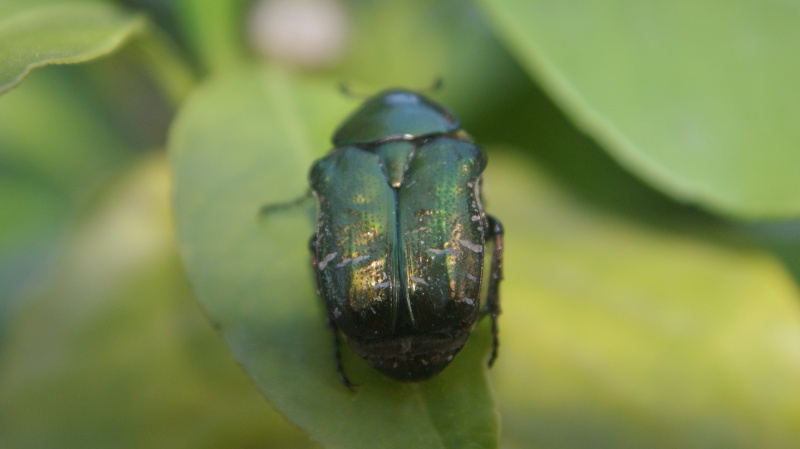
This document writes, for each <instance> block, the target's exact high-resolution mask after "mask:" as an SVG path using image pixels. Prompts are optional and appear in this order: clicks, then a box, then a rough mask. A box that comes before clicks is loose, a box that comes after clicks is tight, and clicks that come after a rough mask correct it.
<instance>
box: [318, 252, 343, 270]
mask: <svg viewBox="0 0 800 449" xmlns="http://www.w3.org/2000/svg"><path fill="white" fill-rule="evenodd" d="M338 255H339V253H330V254H328V255H327V256H325V257H324V258H323V259H322V260H321V261H320V262H319V265H317V268H319V270H320V271H322V270H324V269H325V267H327V266H328V263H330V261H332V260H333V258H334V257H336V256H338Z"/></svg>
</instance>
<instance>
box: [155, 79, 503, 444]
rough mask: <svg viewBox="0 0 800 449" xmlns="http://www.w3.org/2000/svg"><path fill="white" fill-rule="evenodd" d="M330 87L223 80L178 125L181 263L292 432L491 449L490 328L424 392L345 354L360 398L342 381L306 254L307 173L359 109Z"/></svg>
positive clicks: (175, 161) (174, 137)
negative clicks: (268, 209) (263, 213)
mask: <svg viewBox="0 0 800 449" xmlns="http://www.w3.org/2000/svg"><path fill="white" fill-rule="evenodd" d="M335 86H336V84H335V83H334V82H316V83H315V82H311V81H302V80H298V79H296V78H291V77H289V76H288V75H286V74H284V73H282V72H278V71H275V70H262V71H260V72H255V71H248V72H246V73H241V74H237V75H236V76H233V75H231V76H229V77H226V78H224V79H217V80H216V81H214V82H213V83H211V84H209V85H206V86H205V87H204V88H202V89H201V91H200V92H198V93H197V94H196V95H195V96H194V97H193V98H192V99H191V100H190V101H189V102H188V103H187V104H186V107H185V108H184V110H183V111H182V112H181V114H180V115H179V118H178V120H177V122H176V124H175V126H174V128H173V132H172V134H171V138H170V155H171V161H172V165H173V170H174V176H175V209H176V218H177V224H178V231H179V240H180V246H181V252H182V254H183V258H184V262H185V263H186V266H187V270H188V272H189V276H190V279H191V281H192V284H193V285H194V287H195V289H196V291H197V294H198V297H199V299H200V302H201V303H202V304H203V306H204V307H205V308H206V310H207V311H208V313H209V315H210V317H211V319H212V320H213V321H214V322H215V323H216V325H217V326H219V328H220V329H221V331H222V333H223V335H224V336H225V339H226V340H227V342H228V343H229V345H230V346H231V348H232V349H233V352H234V354H235V356H236V358H237V360H238V361H239V362H240V363H241V364H242V365H244V367H245V369H246V370H247V372H248V373H249V374H250V376H251V377H252V378H253V379H254V380H255V382H256V384H257V385H258V387H259V388H260V389H261V390H262V391H263V392H264V393H265V395H266V396H267V398H269V400H270V402H272V403H273V405H275V406H276V407H277V408H278V409H279V410H280V411H281V412H282V413H283V414H284V416H286V417H287V419H289V420H290V421H292V422H294V423H295V424H297V425H298V426H300V427H301V428H302V429H304V430H305V431H306V432H308V433H309V435H311V437H312V438H314V439H315V440H317V441H319V442H321V443H322V444H323V445H325V446H326V447H334V448H348V449H353V448H374V447H381V448H393V447H397V448H408V447H425V448H464V447H476V448H477V447H481V448H484V447H485V448H491V447H496V445H497V441H496V440H497V416H496V413H495V411H494V407H493V400H492V396H491V394H490V392H489V388H488V385H487V380H486V373H485V370H486V368H485V363H486V357H487V356H488V347H489V343H490V341H489V340H490V338H489V335H488V334H489V332H488V328H487V327H486V326H485V325H486V324H488V323H483V324H484V326H482V327H481V328H479V330H478V331H476V335H474V336H473V338H472V339H471V340H470V342H469V343H468V344H467V346H466V348H465V349H464V350H463V351H462V353H461V354H459V356H458V357H457V358H456V359H455V361H454V362H453V364H452V365H451V366H450V367H448V368H447V369H446V370H445V372H443V373H442V374H441V375H440V376H438V377H436V378H435V379H433V380H431V381H427V382H423V383H419V384H402V383H398V382H394V381H391V380H389V379H386V378H384V377H383V376H381V375H380V374H378V373H377V372H376V371H374V370H373V369H372V368H370V367H369V366H368V365H367V364H366V362H364V361H362V360H360V359H358V358H357V357H356V356H354V355H353V354H352V353H351V352H350V351H349V350H346V351H345V355H344V364H345V367H346V369H347V372H348V375H349V376H350V378H351V379H352V380H353V381H354V382H356V383H358V384H360V385H359V386H358V387H356V388H355V391H354V392H353V391H349V390H348V389H347V388H345V387H344V386H343V385H342V384H341V383H340V381H339V379H338V377H337V375H336V370H335V365H334V359H333V342H332V337H331V335H330V333H329V331H328V329H327V328H326V326H325V322H324V314H323V309H322V303H321V300H320V299H319V298H318V297H317V296H316V295H315V285H314V284H315V282H314V278H313V273H312V271H311V266H310V258H309V254H308V239H309V237H310V236H311V234H312V232H313V230H314V222H313V209H312V208H311V207H310V206H311V205H310V204H308V203H306V205H305V206H297V207H295V208H294V209H287V210H286V211H284V212H279V213H275V214H273V215H270V216H268V217H266V218H262V219H260V218H259V211H260V209H261V207H262V206H264V205H266V204H273V203H277V202H282V201H288V200H292V199H295V198H297V197H300V196H301V195H303V194H304V193H305V192H306V191H307V189H308V187H307V171H308V169H309V167H310V165H311V163H312V161H313V159H314V158H315V157H319V156H320V155H322V154H323V153H324V152H325V151H326V150H327V149H328V148H329V144H328V143H326V142H327V141H328V139H329V136H330V135H331V134H332V133H333V131H334V129H335V127H336V125H337V124H338V121H340V120H343V119H344V117H345V116H346V114H347V113H348V112H349V111H350V110H352V109H354V108H355V107H356V106H357V104H355V102H354V101H353V100H352V99H346V98H343V97H342V96H341V95H340V94H339V93H338V92H337V90H336V88H335Z"/></svg>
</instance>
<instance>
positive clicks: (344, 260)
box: [336, 254, 369, 268]
mask: <svg viewBox="0 0 800 449" xmlns="http://www.w3.org/2000/svg"><path fill="white" fill-rule="evenodd" d="M365 259H369V255H368V254H367V255H363V256H358V257H356V258H352V259H351V258H350V257H346V258H344V259H342V261H341V262H339V263H337V264H336V268H342V267H343V266H345V265H347V264H349V263H352V264H357V263H359V262H361V261H362V260H365Z"/></svg>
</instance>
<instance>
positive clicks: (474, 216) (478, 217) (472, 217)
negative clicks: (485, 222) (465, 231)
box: [469, 215, 481, 221]
mask: <svg viewBox="0 0 800 449" xmlns="http://www.w3.org/2000/svg"><path fill="white" fill-rule="evenodd" d="M469 219H470V220H472V221H478V220H480V219H481V216H480V215H473V216H471V217H469Z"/></svg>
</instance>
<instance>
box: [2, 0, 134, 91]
mask: <svg viewBox="0 0 800 449" xmlns="http://www.w3.org/2000/svg"><path fill="white" fill-rule="evenodd" d="M39 3H41V2H39ZM144 25H145V21H144V19H143V18H142V17H141V16H139V15H135V14H130V13H128V12H125V11H124V10H122V9H120V8H118V7H116V6H113V5H110V4H106V3H98V2H69V3H59V4H55V3H53V4H34V5H29V6H22V5H19V4H14V3H11V4H10V5H3V6H2V7H0V42H2V43H3V45H2V46H0V93H3V92H5V91H7V90H9V89H11V88H12V87H14V86H16V85H17V84H19V83H20V82H21V81H22V80H23V79H24V78H25V77H26V76H27V75H28V73H30V71H31V70H33V69H35V68H39V67H43V66H46V65H50V64H76V63H81V62H86V61H90V60H92V59H96V58H99V57H101V56H105V55H107V54H109V53H111V52H113V51H114V50H116V49H117V48H119V47H120V46H121V45H122V44H124V43H125V42H126V41H127V40H128V39H129V38H130V37H131V36H133V35H134V34H135V33H137V32H139V31H141V30H142V29H143V27H144Z"/></svg>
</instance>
